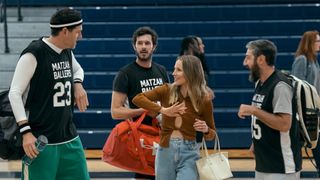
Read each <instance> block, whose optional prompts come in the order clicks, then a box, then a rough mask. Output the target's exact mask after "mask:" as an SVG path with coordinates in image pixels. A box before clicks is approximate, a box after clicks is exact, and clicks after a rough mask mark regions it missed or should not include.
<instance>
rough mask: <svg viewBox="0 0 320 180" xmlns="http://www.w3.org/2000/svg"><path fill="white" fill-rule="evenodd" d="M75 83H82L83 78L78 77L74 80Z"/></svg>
mask: <svg viewBox="0 0 320 180" xmlns="http://www.w3.org/2000/svg"><path fill="white" fill-rule="evenodd" d="M73 83H81V84H82V80H81V79H78V78H77V79H74V80H73Z"/></svg>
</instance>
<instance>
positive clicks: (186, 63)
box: [133, 55, 216, 180]
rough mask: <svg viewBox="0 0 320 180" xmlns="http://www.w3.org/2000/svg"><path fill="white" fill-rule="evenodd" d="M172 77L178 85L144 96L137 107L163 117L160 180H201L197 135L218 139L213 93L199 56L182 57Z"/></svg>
mask: <svg viewBox="0 0 320 180" xmlns="http://www.w3.org/2000/svg"><path fill="white" fill-rule="evenodd" d="M172 75H173V77H174V83H172V84H164V85H162V86H160V87H157V88H155V89H153V90H151V91H147V92H143V93H140V94H138V95H137V96H136V97H134V98H133V103H134V104H136V105H137V106H138V107H140V108H143V109H146V110H148V111H151V112H156V113H161V114H162V126H161V127H162V128H161V133H160V134H161V135H160V144H159V145H160V147H159V149H158V150H157V154H156V179H157V180H168V179H179V180H183V179H192V180H197V179H199V177H198V172H197V167H196V160H198V159H199V158H200V153H199V145H198V143H197V142H196V132H201V133H204V137H205V138H206V139H207V140H212V139H213V138H214V137H215V132H214V131H215V130H216V129H215V124H214V118H213V103H212V99H213V92H212V91H211V89H210V88H209V87H208V86H207V85H206V82H205V79H204V72H203V69H202V66H201V63H200V61H199V59H198V58H197V57H195V56H192V55H183V56H180V57H178V58H177V60H176V63H175V66H174V71H173V73H172ZM155 101H160V102H161V105H159V104H158V103H155Z"/></svg>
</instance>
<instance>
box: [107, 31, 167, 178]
mask: <svg viewBox="0 0 320 180" xmlns="http://www.w3.org/2000/svg"><path fill="white" fill-rule="evenodd" d="M157 45H158V35H157V33H156V32H155V31H154V30H153V29H151V28H150V27H140V28H138V29H137V30H136V31H135V32H134V33H133V36H132V47H133V49H134V51H135V53H136V59H135V61H134V62H132V63H130V64H128V65H126V66H124V67H122V68H121V69H120V70H119V72H118V74H117V75H116V77H115V79H114V81H113V91H112V101H111V115H112V118H113V119H119V120H124V119H133V120H136V119H137V118H139V116H140V115H141V114H142V113H143V112H145V111H146V110H145V109H143V108H138V107H137V106H136V105H134V104H133V103H132V99H133V97H134V96H135V95H137V94H139V93H141V92H146V91H149V90H152V89H154V88H156V87H157V86H161V85H163V84H164V83H167V82H169V77H168V74H167V71H166V69H165V67H164V66H162V65H159V64H157V63H155V62H153V61H152V55H153V53H154V51H155V49H156V47H157ZM155 115H156V114H149V116H146V118H145V119H144V120H143V123H144V124H148V125H152V118H153V117H154V116H155ZM135 177H136V178H148V179H154V177H153V176H147V175H143V174H138V173H137V174H136V176H135Z"/></svg>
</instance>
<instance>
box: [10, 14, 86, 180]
mask: <svg viewBox="0 0 320 180" xmlns="http://www.w3.org/2000/svg"><path fill="white" fill-rule="evenodd" d="M50 28H51V35H50V36H49V37H42V38H40V39H39V40H35V41H32V42H31V43H30V44H29V45H28V47H27V48H25V49H24V50H23V52H22V53H21V56H20V59H19V61H18V64H17V66H16V69H15V72H14V76H13V80H12V83H11V88H10V92H9V99H10V103H11V106H12V110H13V113H14V116H15V118H16V120H17V123H18V125H19V129H20V133H21V134H22V136H23V149H24V151H25V153H26V155H27V156H28V157H30V158H35V159H34V160H33V162H32V164H30V165H29V166H27V165H25V164H23V166H22V177H21V179H43V180H54V179H56V180H59V179H70V180H89V179H90V177H89V173H88V169H87V164H86V158H85V154H84V150H83V146H82V143H81V140H80V138H79V136H78V134H77V130H76V127H75V125H74V123H73V121H72V118H73V109H74V103H76V105H77V106H78V108H79V110H80V111H85V110H86V109H87V106H88V105H89V103H88V99H87V94H86V92H85V90H84V89H83V87H82V82H83V79H84V72H83V69H82V68H81V66H80V64H79V63H78V62H77V61H76V59H75V56H74V55H73V53H72V50H71V49H74V48H75V47H76V42H77V41H78V40H79V39H81V38H82V33H81V32H82V17H81V14H80V12H79V11H76V10H72V9H61V10H59V11H57V12H56V13H55V14H53V16H52V17H51V19H50ZM26 97H27V98H26ZM40 135H44V136H46V137H47V139H48V145H47V146H46V148H45V149H44V150H43V151H42V152H41V153H40V154H39V151H38V150H37V148H36V146H35V142H36V140H37V137H38V136H40Z"/></svg>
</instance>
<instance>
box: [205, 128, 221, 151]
mask: <svg viewBox="0 0 320 180" xmlns="http://www.w3.org/2000/svg"><path fill="white" fill-rule="evenodd" d="M214 133H215V135H216V136H215V139H214V151H218V152H220V141H219V137H218V133H217V132H216V131H214ZM201 150H202V151H203V150H204V152H205V155H206V157H208V156H209V153H208V148H207V144H206V140H205V139H204V137H203V138H202V143H201Z"/></svg>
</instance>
